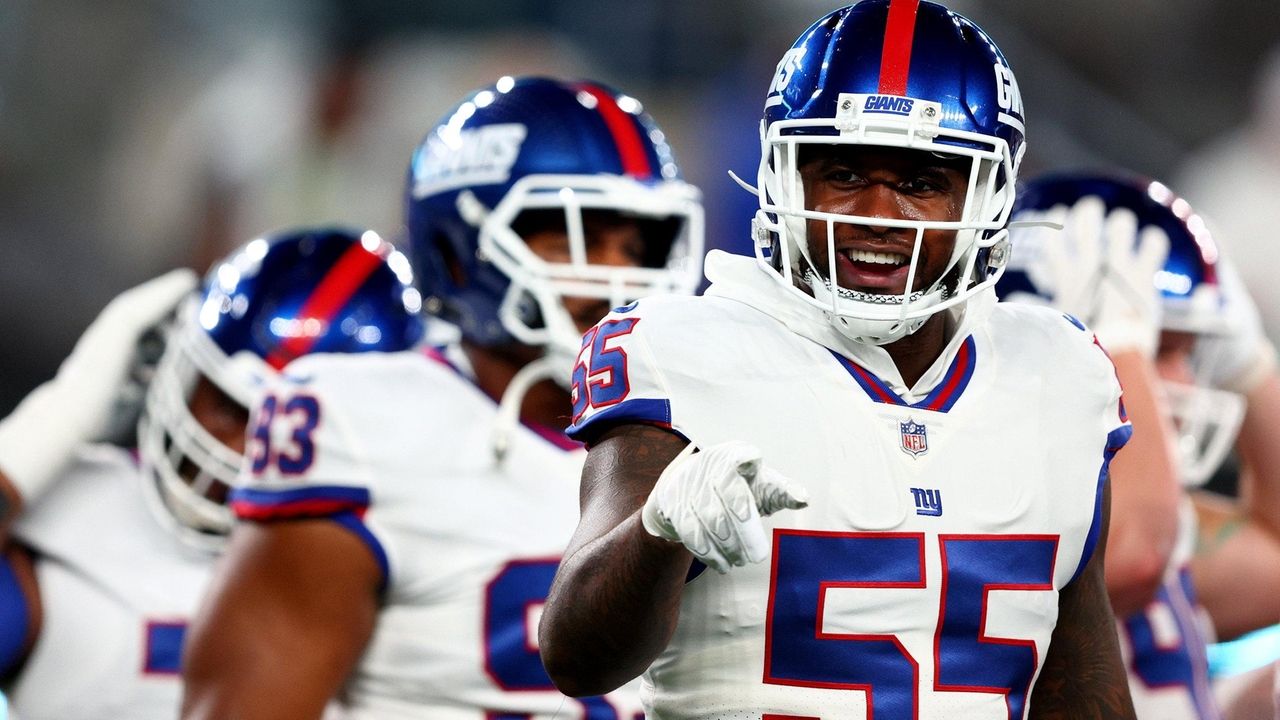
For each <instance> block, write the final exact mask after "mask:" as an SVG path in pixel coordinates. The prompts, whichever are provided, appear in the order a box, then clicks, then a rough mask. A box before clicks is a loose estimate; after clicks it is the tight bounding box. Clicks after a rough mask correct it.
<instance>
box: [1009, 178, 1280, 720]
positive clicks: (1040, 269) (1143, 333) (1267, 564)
mask: <svg viewBox="0 0 1280 720" xmlns="http://www.w3.org/2000/svg"><path fill="white" fill-rule="evenodd" d="M1014 218H1015V220H1016V221H1047V222H1050V223H1053V224H1061V225H1062V226H1063V230H1062V232H1061V235H1060V236H1058V235H1057V234H1056V233H1054V232H1053V231H1046V230H1042V229H1038V228H1037V229H1028V230H1018V231H1015V233H1014V238H1013V241H1014V243H1015V247H1016V251H1015V255H1014V258H1015V259H1014V262H1013V265H1014V269H1013V270H1011V271H1010V272H1009V273H1006V274H1005V276H1004V277H1003V278H1002V280H1001V283H1000V291H1001V294H1002V295H1005V296H1006V297H1008V298H1009V299H1014V300H1016V299H1020V298H1025V297H1027V296H1028V295H1027V294H1028V293H1029V294H1030V297H1034V298H1038V299H1040V300H1042V301H1048V302H1051V303H1052V305H1053V306H1054V307H1055V308H1057V309H1059V310H1063V311H1066V312H1072V313H1075V314H1078V315H1079V316H1080V317H1082V318H1085V319H1086V320H1088V321H1091V327H1096V328H1097V332H1098V334H1099V338H1100V339H1101V340H1102V342H1103V344H1104V345H1106V346H1107V347H1108V348H1109V349H1111V348H1113V347H1121V348H1124V347H1133V345H1134V344H1132V343H1130V344H1128V345H1126V343H1125V335H1126V333H1125V332H1121V333H1118V334H1117V333H1115V332H1114V331H1113V328H1114V327H1116V326H1117V323H1119V326H1121V327H1122V328H1127V329H1128V331H1129V332H1128V337H1130V338H1132V337H1141V338H1142V342H1141V343H1138V344H1137V345H1138V346H1140V348H1138V349H1140V351H1139V353H1138V364H1135V363H1127V364H1122V363H1121V355H1120V354H1119V353H1117V352H1116V351H1115V350H1112V352H1113V357H1115V358H1116V365H1117V368H1118V370H1119V371H1120V378H1121V381H1122V382H1123V383H1124V384H1125V392H1126V398H1128V397H1132V396H1133V395H1134V393H1135V388H1140V387H1144V386H1145V385H1146V384H1147V379H1146V378H1147V377H1148V376H1151V375H1155V376H1156V377H1158V378H1160V379H1161V383H1162V387H1160V388H1159V389H1160V390H1161V391H1162V392H1161V393H1160V396H1161V397H1160V402H1159V403H1158V408H1157V409H1158V414H1157V415H1156V416H1154V417H1152V416H1150V415H1149V414H1144V415H1142V416H1139V413H1138V411H1137V410H1136V409H1135V408H1134V407H1133V406H1132V404H1131V403H1130V412H1131V417H1132V418H1133V422H1134V424H1135V425H1136V426H1137V427H1138V429H1139V435H1140V436H1143V435H1145V436H1149V437H1152V438H1159V439H1160V441H1161V442H1164V443H1167V444H1168V445H1169V447H1170V454H1172V455H1174V456H1176V458H1177V466H1176V467H1177V477H1178V480H1179V481H1180V482H1179V483H1178V485H1177V488H1178V492H1177V495H1176V497H1178V498H1179V502H1178V505H1177V506H1175V507H1174V508H1172V509H1164V508H1163V507H1162V505H1161V504H1159V503H1158V502H1156V501H1155V499H1154V495H1153V493H1152V492H1147V493H1145V494H1144V493H1142V492H1134V491H1132V490H1130V491H1129V492H1128V494H1127V495H1126V496H1124V497H1125V498H1126V502H1124V503H1123V504H1122V503H1121V501H1120V500H1119V498H1121V497H1122V493H1123V492H1124V490H1123V489H1124V488H1129V487H1133V488H1139V489H1150V488H1152V487H1154V486H1155V482H1154V481H1155V480H1156V477H1155V476H1156V473H1157V471H1159V469H1160V466H1158V465H1152V464H1144V465H1141V466H1138V467H1137V468H1136V469H1137V470H1138V472H1126V473H1122V472H1121V469H1120V468H1119V467H1118V466H1117V468H1116V472H1115V479H1116V483H1115V486H1116V489H1117V492H1116V498H1117V499H1116V501H1115V502H1114V503H1113V505H1112V533H1113V535H1114V534H1116V532H1117V530H1118V527H1119V525H1120V524H1121V523H1124V522H1128V523H1134V524H1137V525H1138V526H1140V527H1148V528H1150V527H1155V526H1156V525H1157V523H1156V521H1155V520H1154V519H1153V518H1151V517H1149V516H1151V515H1153V514H1155V513H1157V512H1166V513H1167V519H1168V520H1172V521H1176V527H1177V531H1178V534H1177V537H1176V542H1175V543H1174V551H1173V552H1172V553H1171V554H1170V556H1169V558H1168V562H1167V565H1166V566H1165V567H1164V568H1163V569H1162V573H1161V574H1162V576H1163V578H1162V581H1161V583H1160V585H1159V587H1158V589H1157V591H1156V592H1155V594H1154V597H1152V598H1150V599H1148V600H1147V601H1146V602H1144V603H1142V604H1141V605H1140V606H1139V607H1136V608H1131V611H1130V612H1126V613H1124V617H1123V618H1122V619H1121V622H1120V636H1121V639H1122V647H1123V648H1124V650H1125V653H1126V661H1127V665H1128V669H1129V677H1130V687H1131V690H1132V692H1133V697H1134V700H1135V704H1136V706H1137V709H1138V714H1139V716H1140V717H1151V718H1198V719H1211V718H1217V717H1219V716H1220V715H1219V712H1218V710H1217V708H1216V707H1214V701H1213V693H1212V691H1211V688H1210V683H1209V678H1208V675H1207V669H1208V668H1207V661H1206V658H1205V642H1206V638H1208V637H1212V636H1213V634H1214V630H1215V629H1219V630H1220V632H1222V633H1224V634H1225V635H1226V636H1227V637H1234V636H1236V635H1238V634H1240V633H1241V632H1243V631H1246V630H1251V629H1256V628H1259V627H1263V626H1266V625H1269V624H1271V623H1273V622H1275V621H1276V620H1277V619H1280V604H1277V601H1276V599H1275V598H1276V597H1278V596H1280V532H1277V531H1276V530H1275V529H1274V518H1275V517H1276V516H1277V515H1278V514H1280V500H1278V499H1277V493H1280V489H1278V488H1277V487H1276V486H1277V485H1278V484H1280V460H1277V457H1280V456H1277V455H1275V454H1274V453H1273V451H1272V450H1271V448H1270V447H1268V446H1269V445H1271V444H1272V443H1269V442H1267V439H1268V434H1269V433H1270V432H1271V431H1270V430H1268V429H1266V428H1267V427H1268V426H1267V423H1268V422H1274V421H1275V420H1276V419H1277V416H1276V415H1274V413H1275V412H1276V410H1277V408H1280V403H1278V402H1277V398H1280V392H1277V390H1278V389H1280V382H1277V379H1276V377H1275V372H1274V371H1275V351H1274V350H1273V349H1272V348H1271V346H1270V344H1269V343H1267V342H1266V340H1265V339H1264V338H1263V336H1262V333H1261V327H1260V323H1259V321H1258V317H1257V314H1256V311H1254V309H1253V308H1252V303H1251V301H1250V300H1249V298H1248V296H1247V294H1246V293H1245V292H1244V288H1243V286H1242V285H1241V284H1240V282H1239V279H1238V277H1236V275H1235V273H1234V270H1233V269H1232V268H1231V267H1230V265H1229V264H1228V263H1226V262H1225V260H1224V259H1223V258H1221V257H1220V256H1219V251H1218V248H1217V246H1216V245H1215V243H1214V242H1213V239H1212V237H1211V236H1210V234H1209V232H1208V230H1207V228H1206V227H1205V223H1204V220H1203V219H1202V218H1201V217H1200V216H1199V215H1197V214H1196V213H1195V212H1194V211H1193V210H1192V209H1191V207H1190V206H1189V205H1188V204H1187V203H1186V201H1184V200H1182V199H1181V198H1179V197H1177V196H1176V195H1175V194H1174V193H1173V192H1172V191H1170V190H1169V188H1168V187H1166V186H1165V185H1163V184H1161V183H1159V182H1155V181H1150V180H1143V179H1139V178H1134V177H1126V176H1123V175H1119V174H1066V175H1054V176H1046V177H1041V178H1037V179H1035V180H1033V181H1032V182H1030V183H1029V184H1027V185H1026V186H1025V187H1024V188H1023V190H1022V192H1021V194H1020V199H1019V205H1018V208H1017V209H1015V212H1014ZM1152 242H1155V245H1154V246H1150V247H1149V245H1150V243H1152ZM1151 247H1157V248H1163V247H1167V248H1168V253H1167V258H1165V259H1163V260H1161V261H1159V262H1153V260H1156V259H1157V258H1158V257H1159V255H1158V254H1157V253H1154V252H1153V251H1152V250H1151V249H1150V248H1151ZM1135 248H1136V252H1135ZM1117 289H1118V291H1117ZM1104 328H1106V329H1108V333H1109V334H1107V335H1104ZM1144 328H1145V330H1144ZM1157 340H1158V343H1157V342H1156V341H1157ZM1143 364H1144V365H1145V366H1146V367H1147V368H1148V369H1147V371H1146V372H1140V371H1139V367H1140V365H1143ZM1126 373H1128V374H1126ZM1245 398H1248V402H1247V407H1248V413H1249V414H1250V415H1251V416H1252V417H1251V422H1252V423H1254V424H1253V425H1252V426H1247V428H1248V429H1246V430H1244V431H1243V432H1240V433H1239V434H1237V430H1238V429H1240V427H1241V425H1240V421H1241V419H1242V417H1243V416H1244V414H1245V408H1246V402H1245ZM1166 426H1172V427H1173V428H1175V430H1174V431H1173V432H1168V431H1166V430H1165V427H1166ZM1237 437H1238V439H1239V440H1238V443H1237V445H1238V450H1239V452H1240V456H1241V457H1242V458H1243V459H1244V463H1245V468H1246V470H1245V473H1244V487H1245V488H1246V489H1245V491H1244V493H1243V499H1244V502H1243V504H1240V505H1230V504H1227V503H1225V502H1223V501H1222V500H1220V499H1214V498H1212V497H1210V496H1208V495H1207V494H1205V493H1199V492H1197V493H1193V494H1192V495H1187V494H1185V493H1183V492H1182V489H1183V488H1186V489H1188V490H1190V489H1193V488H1195V487H1198V486H1199V485H1202V484H1203V483H1204V482H1205V481H1206V480H1207V479H1208V478H1209V475H1210V474H1211V473H1212V472H1213V471H1214V470H1215V469H1216V468H1217V467H1218V465H1219V464H1220V463H1221V462H1222V460H1223V458H1224V457H1225V455H1226V453H1227V452H1228V450H1229V449H1230V448H1231V446H1232V444H1233V442H1236V440H1237ZM1192 498H1194V505H1193V501H1192ZM1193 507H1194V508H1195V509H1194V510H1193ZM1197 515H1198V516H1199V517H1200V519H1201V522H1200V523H1199V530H1200V532H1199V539H1198V541H1197V529H1196V528H1197V522H1196V518H1197ZM1158 541H1159V540H1158V538H1153V539H1152V541H1151V542H1152V544H1154V543H1157V542H1158ZM1136 547H1137V546H1136V544H1135V545H1134V546H1133V548H1134V549H1136ZM1193 553H1194V554H1193ZM1118 554H1119V553H1118V552H1116V548H1115V547H1114V546H1113V548H1112V553H1111V554H1109V556H1108V568H1107V571H1108V572H1107V580H1108V589H1109V590H1110V592H1111V595H1112V600H1113V603H1114V604H1115V605H1116V607H1117V608H1118V609H1119V608H1120V607H1122V602H1121V600H1119V599H1118V597H1117V596H1118V595H1124V594H1125V593H1126V592H1127V591H1128V587H1127V585H1126V583H1125V582H1123V581H1122V578H1121V577H1120V573H1116V577H1114V578H1113V575H1112V568H1111V561H1112V558H1114V557H1116V556H1117V555H1118ZM1199 592H1203V593H1204V594H1205V597H1206V598H1208V603H1207V607H1208V609H1209V615H1210V616H1211V618H1212V620H1213V623H1212V625H1213V626H1214V627H1207V626H1206V623H1205V622H1204V618H1203V616H1204V609H1203V608H1202V607H1201V604H1200V602H1198V599H1197V594H1198V593H1199Z"/></svg>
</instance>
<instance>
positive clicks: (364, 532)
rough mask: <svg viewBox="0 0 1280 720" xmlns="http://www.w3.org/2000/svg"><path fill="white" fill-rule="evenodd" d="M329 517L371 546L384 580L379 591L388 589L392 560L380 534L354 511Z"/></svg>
mask: <svg viewBox="0 0 1280 720" xmlns="http://www.w3.org/2000/svg"><path fill="white" fill-rule="evenodd" d="M329 519H330V520H333V521H334V522H336V523H338V524H339V525H341V526H342V527H344V528H346V529H347V530H350V531H351V532H352V533H353V534H355V536H356V537H357V538H359V539H360V541H361V542H363V543H364V544H365V545H366V546H367V547H368V548H369V552H372V553H373V559H374V560H376V561H377V562H378V569H379V570H381V571H382V580H381V581H380V582H379V583H378V592H379V593H381V592H383V591H384V590H386V589H387V585H389V584H390V583H391V562H390V561H389V560H388V559H387V550H386V548H384V547H382V543H381V542H380V541H379V540H378V536H376V535H374V534H373V531H371V530H370V529H369V526H368V525H365V524H364V520H362V519H361V518H360V517H359V516H357V515H356V514H355V513H353V512H342V513H338V514H337V515H331V516H330V517H329Z"/></svg>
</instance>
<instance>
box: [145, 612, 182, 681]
mask: <svg viewBox="0 0 1280 720" xmlns="http://www.w3.org/2000/svg"><path fill="white" fill-rule="evenodd" d="M186 639H187V624H186V623H185V622H182V621H173V622H162V621H156V620H153V621H151V622H148V623H147V647H146V650H145V652H144V653H143V660H142V671H143V673H145V674H147V675H177V674H179V673H181V672H182V645H183V643H185V642H186Z"/></svg>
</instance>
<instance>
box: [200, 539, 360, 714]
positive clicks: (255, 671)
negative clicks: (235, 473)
mask: <svg viewBox="0 0 1280 720" xmlns="http://www.w3.org/2000/svg"><path fill="white" fill-rule="evenodd" d="M380 582H381V569H380V568H379V566H378V563H377V561H376V559H375V558H374V557H373V556H372V555H371V554H370V553H369V552H368V550H367V548H366V547H365V546H364V545H363V544H362V543H361V542H360V540H359V539H358V538H357V537H356V536H355V535H353V534H352V533H350V532H349V531H347V530H346V529H345V528H343V527H341V526H340V525H338V524H336V523H334V522H332V521H329V520H320V519H315V520H297V521H291V522H281V523H272V524H266V525H259V524H242V525H240V526H237V528H236V530H235V532H234V533H233V534H232V537H231V542H230V545H229V547H228V549H227V554H226V557H225V558H224V562H223V564H222V566H221V567H220V571H219V574H218V575H217V576H216V577H215V580H214V582H213V584H212V586H211V588H210V589H209V594H208V595H207V597H206V598H205V601H204V604H203V606H202V607H201V609H200V612H199V613H198V615H197V616H196V619H195V621H194V623H193V624H192V627H191V630H190V636H189V639H188V643H187V647H186V651H185V654H184V657H183V675H184V681H185V696H184V698H183V717H184V718H187V720H193V719H196V718H222V717H238V718H244V719H246V720H252V719H253V718H268V717H269V718H318V717H320V715H321V713H322V712H323V711H324V707H325V705H326V703H327V702H328V701H329V700H330V699H331V698H332V697H333V696H334V695H335V694H336V693H337V691H338V690H339V688H340V687H341V685H342V683H343V681H344V680H345V679H346V677H347V675H348V674H349V673H350V672H351V670H352V669H353V668H354V667H355V665H356V663H357V661H358V660H359V658H360V655H361V654H362V652H363V651H364V648H365V645H366V644H367V643H368V641H369V638H370V636H371V635H372V632H373V627H374V621H375V618H376V616H377V610H378V588H379V584H380Z"/></svg>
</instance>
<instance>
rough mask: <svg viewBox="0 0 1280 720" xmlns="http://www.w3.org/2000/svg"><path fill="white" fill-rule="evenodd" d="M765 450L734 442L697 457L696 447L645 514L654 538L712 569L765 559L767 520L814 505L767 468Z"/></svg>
mask: <svg viewBox="0 0 1280 720" xmlns="http://www.w3.org/2000/svg"><path fill="white" fill-rule="evenodd" d="M760 455H761V453H760V450H759V449H757V448H756V447H755V446H753V445H749V444H747V443H745V442H739V441H730V442H724V443H720V444H719V445H712V446H711V447H709V448H704V449H702V450H700V451H696V452H695V448H694V446H693V445H692V444H691V445H689V446H688V447H686V448H685V449H684V451H683V452H681V453H680V454H679V455H677V456H676V458H675V459H674V460H672V461H671V464H670V465H667V468H666V469H665V470H663V471H662V475H661V477H659V478H658V482H657V484H656V485H654V487H653V492H651V493H649V499H648V500H647V501H646V502H645V504H644V510H643V511H641V515H640V517H641V520H642V522H643V523H644V529H645V530H647V531H648V532H649V534H650V535H654V536H655V537H660V538H662V539H664V540H670V541H672V542H678V543H680V544H682V545H684V546H685V547H686V548H687V549H688V550H689V552H691V553H693V556H694V557H696V558H698V560H701V561H702V562H703V563H704V564H706V565H707V566H708V567H711V568H714V569H715V570H716V571H718V572H721V573H726V572H728V571H729V568H730V567H732V566H734V565H746V564H747V563H749V562H750V563H757V562H760V561H761V560H764V559H765V558H766V557H768V555H769V550H770V542H769V538H768V536H767V535H766V534H765V530H764V524H763V523H761V522H760V518H761V516H769V515H772V514H773V513H775V512H777V511H778V510H782V509H783V508H790V509H793V510H794V509H798V508H802V507H805V506H806V505H808V504H809V494H808V492H806V491H805V489H804V488H802V487H800V486H799V485H797V484H796V483H795V482H793V481H791V480H788V479H787V478H786V477H783V475H782V474H781V473H779V472H777V471H776V470H773V469H771V468H767V467H765V466H764V464H763V461H762V460H761V457H760Z"/></svg>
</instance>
